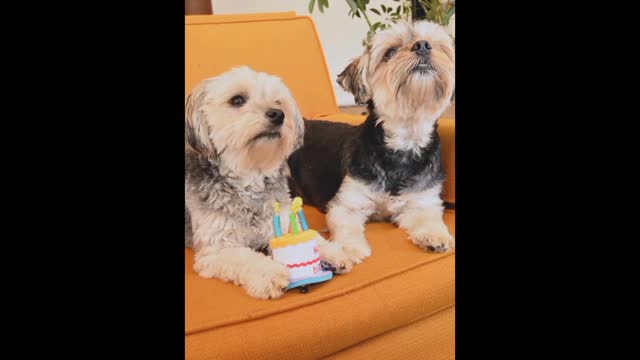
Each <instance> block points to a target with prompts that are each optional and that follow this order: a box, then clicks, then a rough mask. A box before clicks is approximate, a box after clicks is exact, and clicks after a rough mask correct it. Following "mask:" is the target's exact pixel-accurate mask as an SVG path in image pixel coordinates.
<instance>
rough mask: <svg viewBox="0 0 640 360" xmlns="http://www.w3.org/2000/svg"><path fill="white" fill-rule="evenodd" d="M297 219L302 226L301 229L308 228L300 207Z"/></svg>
mask: <svg viewBox="0 0 640 360" xmlns="http://www.w3.org/2000/svg"><path fill="white" fill-rule="evenodd" d="M298 219H299V220H300V225H301V226H302V230H303V231H306V230H307V229H309V226H308V225H307V219H305V218H304V213H303V212H302V209H300V210H298Z"/></svg>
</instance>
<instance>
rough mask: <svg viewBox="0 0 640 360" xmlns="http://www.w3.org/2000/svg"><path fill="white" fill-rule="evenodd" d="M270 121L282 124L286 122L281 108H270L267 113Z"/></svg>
mask: <svg viewBox="0 0 640 360" xmlns="http://www.w3.org/2000/svg"><path fill="white" fill-rule="evenodd" d="M266 115H267V117H268V118H269V121H270V122H271V123H272V124H274V125H282V123H283V122H284V113H283V112H282V110H280V109H269V111H267V113H266Z"/></svg>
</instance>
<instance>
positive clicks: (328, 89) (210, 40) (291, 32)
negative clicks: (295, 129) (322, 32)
mask: <svg viewBox="0 0 640 360" xmlns="http://www.w3.org/2000/svg"><path fill="white" fill-rule="evenodd" d="M240 65H247V66H249V67H251V68H253V69H254V70H256V71H262V72H266V73H270V74H274V75H277V76H279V77H280V78H282V80H283V81H284V83H285V84H286V85H287V86H288V87H289V89H290V90H291V92H292V94H293V96H294V97H295V99H296V101H297V103H298V106H299V107H300V111H301V113H302V115H303V116H304V117H306V118H312V117H317V116H321V115H327V114H335V113H337V112H338V105H337V103H336V97H335V94H334V91H333V87H332V80H331V79H330V77H329V76H330V75H329V69H328V67H327V63H326V60H325V57H324V52H323V50H322V46H321V45H320V40H319V37H318V34H317V32H316V28H315V26H314V24H313V20H312V19H311V18H310V17H308V16H297V15H296V14H295V12H285V13H268V14H241V15H190V16H185V94H186V93H189V92H190V91H191V89H192V88H193V87H194V86H195V85H196V84H197V83H198V82H199V81H201V80H203V79H205V78H208V77H212V76H215V75H217V74H220V73H223V72H225V71H227V70H229V69H231V68H233V67H236V66H240Z"/></svg>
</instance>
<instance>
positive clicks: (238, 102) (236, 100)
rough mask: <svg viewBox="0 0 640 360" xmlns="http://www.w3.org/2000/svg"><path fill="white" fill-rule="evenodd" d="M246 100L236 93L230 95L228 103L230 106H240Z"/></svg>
mask: <svg viewBox="0 0 640 360" xmlns="http://www.w3.org/2000/svg"><path fill="white" fill-rule="evenodd" d="M246 101H247V99H245V98H244V96H242V95H236V96H234V97H232V98H231V100H229V104H231V105H232V106H235V107H240V106H242V105H244V103H245V102H246Z"/></svg>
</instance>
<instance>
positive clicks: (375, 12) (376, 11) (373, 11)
mask: <svg viewBox="0 0 640 360" xmlns="http://www.w3.org/2000/svg"><path fill="white" fill-rule="evenodd" d="M371 12H372V13H374V14H378V15H380V11H378V10H376V9H371ZM380 16H382V15H380Z"/></svg>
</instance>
